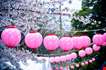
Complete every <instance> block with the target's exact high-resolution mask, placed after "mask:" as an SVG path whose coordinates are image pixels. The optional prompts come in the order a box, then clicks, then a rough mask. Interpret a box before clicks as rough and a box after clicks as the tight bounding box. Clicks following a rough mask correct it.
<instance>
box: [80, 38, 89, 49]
mask: <svg viewBox="0 0 106 70" xmlns="http://www.w3.org/2000/svg"><path fill="white" fill-rule="evenodd" d="M80 42H81V44H82V47H83V48H86V47H88V46H89V45H90V44H91V39H90V38H89V37H88V36H81V37H80Z"/></svg>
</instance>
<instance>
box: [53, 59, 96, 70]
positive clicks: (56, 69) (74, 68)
mask: <svg viewBox="0 0 106 70" xmlns="http://www.w3.org/2000/svg"><path fill="white" fill-rule="evenodd" d="M93 62H96V58H95V57H92V58H90V59H87V60H85V61H82V62H79V63H74V64H69V65H65V66H63V65H61V64H60V65H59V66H58V65H55V66H54V67H53V70H69V69H71V70H77V69H78V70H79V69H80V68H82V67H84V66H86V65H90V64H92V63H93Z"/></svg>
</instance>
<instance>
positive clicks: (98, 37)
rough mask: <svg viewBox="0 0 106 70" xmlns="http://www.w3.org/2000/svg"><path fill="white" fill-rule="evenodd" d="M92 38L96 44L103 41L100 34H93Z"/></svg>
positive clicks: (101, 43) (100, 43)
mask: <svg viewBox="0 0 106 70" xmlns="http://www.w3.org/2000/svg"><path fill="white" fill-rule="evenodd" d="M92 40H93V43H94V44H96V45H103V43H104V40H103V35H102V34H96V35H94V36H93V39H92Z"/></svg>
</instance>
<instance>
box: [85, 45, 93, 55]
mask: <svg viewBox="0 0 106 70" xmlns="http://www.w3.org/2000/svg"><path fill="white" fill-rule="evenodd" d="M85 52H86V54H87V55H90V54H92V53H93V50H92V48H91V47H88V48H86V49H85Z"/></svg>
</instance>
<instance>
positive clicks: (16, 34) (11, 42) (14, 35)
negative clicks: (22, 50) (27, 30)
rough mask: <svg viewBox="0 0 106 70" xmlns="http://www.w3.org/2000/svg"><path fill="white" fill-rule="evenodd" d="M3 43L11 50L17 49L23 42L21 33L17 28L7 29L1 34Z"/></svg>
mask: <svg viewBox="0 0 106 70" xmlns="http://www.w3.org/2000/svg"><path fill="white" fill-rule="evenodd" d="M1 38H2V41H3V42H4V44H5V45H6V46H7V47H9V48H14V47H16V46H17V45H18V44H19V43H20V40H21V32H20V31H19V30H18V29H17V28H16V26H13V27H9V28H6V29H5V30H3V32H2V34H1Z"/></svg>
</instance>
